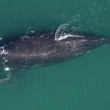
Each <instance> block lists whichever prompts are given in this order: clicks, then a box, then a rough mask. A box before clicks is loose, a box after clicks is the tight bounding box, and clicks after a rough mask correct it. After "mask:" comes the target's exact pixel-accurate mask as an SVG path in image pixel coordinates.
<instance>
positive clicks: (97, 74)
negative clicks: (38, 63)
mask: <svg viewBox="0 0 110 110" xmlns="http://www.w3.org/2000/svg"><path fill="white" fill-rule="evenodd" d="M66 25H67V27H66V29H71V30H78V31H83V32H87V33H91V34H94V35H98V36H104V37H110V0H106V1H104V0H100V1H99V0H92V1H88V0H83V1H81V0H31V1H30V0H1V1H0V39H5V40H8V41H11V40H12V39H16V38H18V37H20V36H23V35H29V34H31V33H32V32H35V33H37V32H42V31H53V30H57V29H58V28H59V27H61V26H66ZM68 25H69V26H68ZM60 29H61V30H63V28H62V27H61V28H60ZM0 45H2V40H0ZM109 50H110V45H105V46H103V47H100V48H97V49H95V50H93V51H91V52H89V53H88V54H85V55H83V56H81V57H78V58H76V59H72V60H69V61H66V62H63V63H60V64H57V65H51V66H48V67H44V68H39V69H31V70H29V71H27V72H24V73H22V72H21V73H20V74H18V75H17V76H16V77H15V78H13V80H14V82H15V83H16V84H17V86H13V85H11V84H9V83H8V82H3V83H1V84H0V110H110V51H109ZM4 74H5V73H4V72H0V78H1V77H3V76H4Z"/></svg>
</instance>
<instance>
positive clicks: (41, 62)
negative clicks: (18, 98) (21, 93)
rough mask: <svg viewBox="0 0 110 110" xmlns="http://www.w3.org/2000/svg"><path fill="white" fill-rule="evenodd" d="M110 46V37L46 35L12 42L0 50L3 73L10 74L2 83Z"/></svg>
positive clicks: (72, 34)
mask: <svg viewBox="0 0 110 110" xmlns="http://www.w3.org/2000/svg"><path fill="white" fill-rule="evenodd" d="M109 43H110V38H109V37H108V38H107V37H98V36H94V35H89V34H85V33H74V32H73V33H71V35H70V34H67V37H66V38H64V39H59V40H55V33H51V32H46V33H38V34H36V35H35V36H31V37H28V38H22V39H20V40H18V41H15V42H10V43H9V44H7V45H3V46H1V47H0V71H7V76H6V77H5V78H2V79H0V82H3V81H10V78H11V74H12V73H14V72H15V71H20V70H22V69H25V70H27V69H30V68H32V67H36V68H39V67H43V66H48V65H52V64H56V63H60V62H62V61H66V60H69V59H72V58H75V57H78V56H81V55H83V54H85V53H87V52H89V51H91V50H93V49H95V48H97V47H100V46H103V45H104V44H109Z"/></svg>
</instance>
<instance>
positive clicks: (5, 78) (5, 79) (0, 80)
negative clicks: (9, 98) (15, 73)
mask: <svg viewBox="0 0 110 110" xmlns="http://www.w3.org/2000/svg"><path fill="white" fill-rule="evenodd" d="M10 78H11V72H9V73H7V74H6V77H4V78H1V79H0V83H1V82H4V81H7V82H9V83H11V84H12V85H14V86H16V84H15V83H13V82H12V81H11V80H10Z"/></svg>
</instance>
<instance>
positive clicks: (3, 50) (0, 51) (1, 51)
mask: <svg viewBox="0 0 110 110" xmlns="http://www.w3.org/2000/svg"><path fill="white" fill-rule="evenodd" d="M3 54H8V51H7V50H5V49H4V46H3V47H0V55H3Z"/></svg>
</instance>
